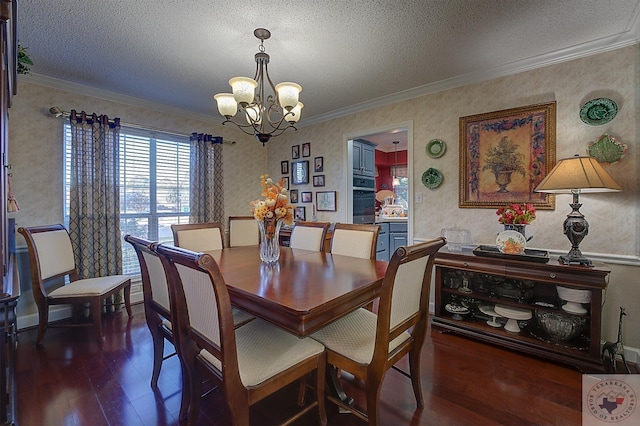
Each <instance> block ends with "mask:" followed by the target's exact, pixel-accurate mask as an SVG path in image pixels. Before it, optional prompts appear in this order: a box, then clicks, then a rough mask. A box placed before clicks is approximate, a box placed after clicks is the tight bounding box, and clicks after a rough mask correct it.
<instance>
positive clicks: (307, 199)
mask: <svg viewBox="0 0 640 426" xmlns="http://www.w3.org/2000/svg"><path fill="white" fill-rule="evenodd" d="M300 197H301V198H300V200H301V201H302V202H303V203H311V202H313V192H306V191H305V192H302V193H301V194H300Z"/></svg>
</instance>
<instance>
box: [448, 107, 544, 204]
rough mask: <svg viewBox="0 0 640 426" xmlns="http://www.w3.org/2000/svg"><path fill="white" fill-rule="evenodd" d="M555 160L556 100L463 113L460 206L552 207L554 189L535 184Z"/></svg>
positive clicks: (461, 124)
mask: <svg viewBox="0 0 640 426" xmlns="http://www.w3.org/2000/svg"><path fill="white" fill-rule="evenodd" d="M555 161H556V103H555V102H549V103H545V104H537V105H530V106H524V107H519V108H512V109H507V110H502V111H495V112H490V113H485V114H477V115H471V116H467V117H460V182H459V185H460V188H459V207H461V208H497V207H501V206H504V205H506V204H511V203H531V204H533V205H534V206H535V208H536V209H542V210H553V209H554V208H555V197H554V196H553V194H545V193H537V192H534V189H535V187H536V186H537V185H538V184H539V183H540V182H541V181H542V179H544V177H545V176H546V174H547V173H548V172H549V171H550V170H551V169H552V168H553V166H554V165H555Z"/></svg>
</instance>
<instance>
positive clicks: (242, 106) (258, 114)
mask: <svg viewBox="0 0 640 426" xmlns="http://www.w3.org/2000/svg"><path fill="white" fill-rule="evenodd" d="M253 35H255V36H256V38H258V39H259V40H260V46H259V47H258V50H259V52H258V53H256V55H255V58H256V74H255V76H254V77H253V78H248V77H234V78H232V79H231V80H229V85H231V88H232V91H233V93H218V94H217V95H215V96H214V97H213V98H214V99H215V100H216V101H217V103H218V111H219V112H220V114H222V115H223V116H224V118H225V120H224V122H223V123H222V124H223V125H224V124H226V123H233V124H235V125H236V126H238V128H240V130H242V131H243V132H244V133H246V134H248V135H255V136H256V138H257V139H258V140H259V141H260V142H262V146H264V144H265V143H267V142H269V139H271V138H272V137H273V136H278V135H281V134H282V133H283V132H284V131H285V130H287V129H288V128H293V129H294V130H297V129H296V127H295V123H297V122H298V120H299V119H300V112H301V110H302V107H303V106H304V105H303V104H302V102H299V101H298V95H299V94H300V92H301V91H302V87H301V86H300V85H299V84H296V83H290V82H285V83H279V84H277V85H275V86H274V85H273V82H272V81H271V78H270V77H269V72H268V70H267V64H269V55H268V54H267V53H265V51H264V41H265V40H266V39H268V38H269V37H271V33H270V32H269V30H267V29H264V28H257V29H256V30H255V31H254V32H253ZM269 89H270V92H269V93H267V91H268V90H269ZM238 111H240V113H241V115H242V116H244V119H245V120H246V123H247V124H244V122H243V121H242V120H240V122H238V121H235V120H232V118H233V117H234V116H235V115H236V113H238Z"/></svg>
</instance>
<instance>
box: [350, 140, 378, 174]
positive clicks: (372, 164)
mask: <svg viewBox="0 0 640 426" xmlns="http://www.w3.org/2000/svg"><path fill="white" fill-rule="evenodd" d="M353 175H354V176H370V177H375V175H376V144H374V143H373V142H369V141H367V140H364V139H356V140H354V141H353Z"/></svg>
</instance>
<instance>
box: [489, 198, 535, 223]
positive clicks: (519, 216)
mask: <svg viewBox="0 0 640 426" xmlns="http://www.w3.org/2000/svg"><path fill="white" fill-rule="evenodd" d="M496 214H497V215H498V216H499V218H498V222H499V223H502V224H507V225H529V224H530V223H531V222H533V220H534V219H535V218H536V209H535V208H534V207H533V204H529V203H522V204H509V205H508V206H505V207H500V208H499V209H498V210H497V211H496Z"/></svg>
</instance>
